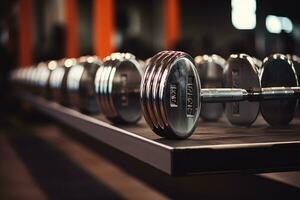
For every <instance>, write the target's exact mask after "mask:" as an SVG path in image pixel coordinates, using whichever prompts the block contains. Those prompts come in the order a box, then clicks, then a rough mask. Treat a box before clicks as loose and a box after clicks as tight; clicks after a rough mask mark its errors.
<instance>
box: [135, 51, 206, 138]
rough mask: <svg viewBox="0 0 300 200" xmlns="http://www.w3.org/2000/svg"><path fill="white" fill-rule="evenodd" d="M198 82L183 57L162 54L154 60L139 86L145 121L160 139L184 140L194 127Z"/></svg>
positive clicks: (197, 114) (180, 54)
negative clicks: (161, 137)
mask: <svg viewBox="0 0 300 200" xmlns="http://www.w3.org/2000/svg"><path fill="white" fill-rule="evenodd" d="M200 87H201V86H200V80H199V76H198V72H197V69H196V67H195V65H194V63H193V59H192V58H191V57H190V56H189V55H188V54H186V53H183V52H176V51H163V52H160V53H158V54H156V55H155V56H153V57H152V58H151V59H150V61H149V63H148V65H147V67H146V72H145V75H144V77H143V79H142V82H141V88H140V91H141V93H140V97H141V105H142V111H143V114H144V117H145V119H146V121H147V123H148V124H149V125H150V127H151V128H152V130H153V131H154V132H155V133H157V134H158V135H160V136H163V137H168V138H177V139H183V138H187V137H189V136H190V135H191V134H192V133H193V131H194V129H195V128H196V126H197V122H198V118H199V114H200V109H199V106H200V94H199V91H200Z"/></svg>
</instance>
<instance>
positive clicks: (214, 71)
mask: <svg viewBox="0 0 300 200" xmlns="http://www.w3.org/2000/svg"><path fill="white" fill-rule="evenodd" d="M195 63H196V67H197V70H198V73H199V77H200V80H201V87H202V88H221V87H223V68H224V65H225V60H224V59H223V58H222V57H220V56H218V55H211V56H209V55H203V56H197V57H196V58H195ZM223 111H224V106H223V104H222V103H202V105H201V112H200V116H201V118H202V119H203V120H205V121H216V120H218V119H219V118H220V117H221V116H222V114H223Z"/></svg>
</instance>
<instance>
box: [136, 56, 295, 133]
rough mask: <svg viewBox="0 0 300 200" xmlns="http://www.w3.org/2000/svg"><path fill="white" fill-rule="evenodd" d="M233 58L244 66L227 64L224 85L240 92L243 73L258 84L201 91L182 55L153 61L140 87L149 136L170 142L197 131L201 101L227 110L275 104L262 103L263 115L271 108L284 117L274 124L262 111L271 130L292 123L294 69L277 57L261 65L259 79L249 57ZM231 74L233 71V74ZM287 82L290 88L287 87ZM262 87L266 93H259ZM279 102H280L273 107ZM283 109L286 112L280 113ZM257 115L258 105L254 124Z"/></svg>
mask: <svg viewBox="0 0 300 200" xmlns="http://www.w3.org/2000/svg"><path fill="white" fill-rule="evenodd" d="M234 57H236V58H238V59H241V60H237V59H236V60H237V61H243V62H244V63H240V64H238V65H235V64H232V63H230V62H229V63H230V64H227V68H229V70H228V69H227V71H226V68H225V74H226V75H228V76H231V81H229V80H227V81H228V82H227V84H233V85H235V86H240V83H239V82H242V81H243V80H240V79H241V78H243V76H240V75H241V74H240V73H239V72H238V70H242V72H244V74H245V72H251V73H250V74H248V75H249V76H250V77H251V79H255V80H257V84H256V82H253V81H252V80H250V81H249V80H248V81H247V79H245V80H244V81H245V83H244V85H242V88H239V89H212V88H207V89H202V90H201V84H200V81H199V76H198V73H197V69H196V67H195V65H194V64H193V60H192V58H191V57H190V56H189V55H187V54H185V53H182V52H170V51H165V52H160V53H158V54H157V55H155V56H154V57H152V59H151V60H150V62H149V64H148V67H147V69H146V72H145V75H144V77H143V80H142V83H141V102H142V110H143V113H144V117H145V119H146V121H147V123H148V124H149V125H150V127H151V128H152V130H153V131H154V132H155V133H157V134H158V135H160V136H163V137H168V138H186V137H188V136H190V135H191V134H192V133H193V131H194V129H195V128H196V126H197V122H198V118H199V111H200V106H201V103H202V102H201V99H203V103H204V102H205V101H206V100H207V101H206V102H225V103H226V104H228V103H229V102H232V101H235V102H234V103H239V101H245V100H252V101H261V100H266V99H268V100H273V101H262V102H263V103H261V105H260V106H261V108H262V111H264V110H270V108H272V110H273V111H275V112H276V111H279V113H280V114H282V113H283V116H279V119H276V118H274V116H273V115H270V114H266V112H265V111H264V112H262V114H263V117H264V118H265V120H266V121H267V122H268V123H270V124H271V125H276V123H278V124H277V125H286V124H288V123H289V122H290V121H291V119H292V117H293V113H294V110H295V108H296V105H297V99H296V98H297V96H298V93H299V88H298V87H297V86H298V80H297V76H296V74H295V70H294V66H293V63H292V62H291V61H290V60H289V59H287V57H286V56H284V55H279V54H276V55H274V56H272V57H269V58H267V59H265V60H264V62H263V67H262V72H261V74H260V78H259V76H258V73H257V68H256V66H255V65H254V62H253V61H252V60H251V58H250V57H249V56H247V55H241V56H240V57H237V56H234ZM234 57H233V58H234ZM233 58H232V59H233ZM245 61H246V62H245ZM233 68H236V69H237V71H235V70H233ZM243 68H245V69H243ZM273 70H274V71H273ZM281 73H283V74H281ZM278 74H280V76H278ZM226 75H225V76H226ZM232 75H234V76H235V77H232ZM244 78H245V77H244ZM286 79H287V80H288V82H285V81H286ZM260 82H261V83H260ZM260 84H261V85H262V86H266V88H261V85H260ZM278 86H280V87H278ZM282 86H285V87H286V88H284V87H282ZM243 89H244V90H243ZM246 89H252V90H253V89H254V90H253V91H255V92H248V91H247V90H246ZM290 97H293V98H290ZM278 99H283V100H279V101H276V100H278ZM265 102H267V103H265ZM246 103H248V102H246ZM249 103H252V102H249ZM269 104H271V106H270V105H269ZM281 104H283V105H284V106H283V108H282V107H280V106H282V105H281ZM285 108H289V109H287V110H286V111H284V109H285ZM258 112H259V104H258V107H257V112H256V111H255V116H254V119H256V117H257V115H258ZM238 114H239V113H238ZM264 114H265V115H264ZM273 114H274V113H273ZM275 115H276V114H275ZM277 115H278V114H277ZM253 121H254V120H251V121H249V120H246V123H248V124H252V123H253Z"/></svg>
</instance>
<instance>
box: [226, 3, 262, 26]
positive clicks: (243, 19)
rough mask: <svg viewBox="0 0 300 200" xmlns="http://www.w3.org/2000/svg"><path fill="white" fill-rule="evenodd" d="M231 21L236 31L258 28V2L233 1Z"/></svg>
mask: <svg viewBox="0 0 300 200" xmlns="http://www.w3.org/2000/svg"><path fill="white" fill-rule="evenodd" d="M231 8H232V9H231V21H232V25H233V26H234V27H235V28H236V29H240V30H249V29H254V28H255V27H256V0H231Z"/></svg>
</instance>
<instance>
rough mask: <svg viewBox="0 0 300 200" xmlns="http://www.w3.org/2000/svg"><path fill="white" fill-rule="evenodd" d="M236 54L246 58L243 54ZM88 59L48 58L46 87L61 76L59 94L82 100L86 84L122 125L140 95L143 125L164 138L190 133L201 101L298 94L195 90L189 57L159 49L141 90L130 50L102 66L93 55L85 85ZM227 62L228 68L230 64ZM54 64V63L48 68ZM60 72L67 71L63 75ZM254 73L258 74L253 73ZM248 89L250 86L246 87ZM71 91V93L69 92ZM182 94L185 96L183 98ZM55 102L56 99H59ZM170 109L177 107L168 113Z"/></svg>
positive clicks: (293, 90) (133, 116) (134, 114)
mask: <svg viewBox="0 0 300 200" xmlns="http://www.w3.org/2000/svg"><path fill="white" fill-rule="evenodd" d="M282 56H283V55H281V57H279V58H281V60H284V61H285V64H286V63H288V64H286V65H287V66H288V67H290V66H291V68H293V64H292V63H290V61H289V60H288V59H286V58H285V57H282ZM241 58H242V59H243V58H246V60H250V61H251V59H250V58H249V57H247V56H246V55H243V56H242V57H241ZM79 60H80V59H79ZM87 60H88V59H85V60H84V61H82V59H81V61H76V60H68V59H66V60H62V61H59V62H56V61H51V62H49V63H48V68H50V69H51V67H49V65H52V68H53V69H52V73H49V74H48V78H47V79H50V81H49V85H50V88H51V87H52V89H53V88H54V89H55V90H56V89H60V88H62V84H63V82H64V81H63V80H65V82H66V83H65V85H66V86H65V88H67V90H65V89H64V90H61V91H60V94H63V95H64V94H69V98H65V99H82V98H84V97H86V96H87V94H84V93H83V94H81V95H78V94H79V92H78V87H80V85H87V86H88V87H86V88H87V90H90V94H91V95H90V97H91V98H90V99H93V98H92V97H93V95H94V94H95V93H96V94H97V99H98V104H99V107H100V110H101V111H102V112H103V114H104V115H106V116H107V117H108V118H109V119H110V120H112V121H114V122H125V123H126V122H127V123H130V122H136V121H137V120H138V119H139V118H140V111H139V101H138V96H139V95H140V97H141V102H142V105H141V107H142V111H143V114H144V117H145V119H146V121H147V122H148V124H149V125H150V126H151V128H152V129H153V130H154V132H155V133H157V134H159V135H161V136H163V137H169V138H186V137H188V136H189V135H190V134H191V133H192V131H193V130H194V128H195V127H196V122H197V120H198V118H199V112H200V105H201V104H200V102H201V103H205V102H207V103H208V102H226V104H228V102H239V101H247V103H252V102H254V101H261V100H266V99H268V100H270V99H273V100H275V99H285V100H287V99H290V98H291V97H292V98H291V99H292V101H295V99H294V98H295V97H298V94H299V88H298V87H268V88H260V85H259V87H257V85H255V84H254V85H253V84H250V85H249V87H248V88H246V89H243V88H207V89H200V88H201V85H200V80H199V76H198V72H197V70H196V68H195V65H194V64H193V60H192V59H191V57H190V56H189V55H188V54H186V53H183V52H174V51H164V52H160V53H158V54H157V55H155V56H154V57H152V58H151V59H150V60H148V64H147V69H146V72H145V75H144V76H143V79H142V83H141V87H140V91H139V90H138V87H139V82H140V79H141V76H142V72H141V70H140V65H139V63H138V62H137V61H136V60H135V58H134V56H132V55H130V54H112V55H111V56H109V57H107V58H106V59H104V63H103V64H101V62H99V60H98V61H97V59H94V61H91V62H90V63H94V64H95V62H96V65H95V66H97V67H95V68H94V69H97V70H92V71H93V73H91V74H90V75H89V76H88V77H89V78H88V79H89V81H87V82H86V84H80V83H79V82H80V80H81V79H82V78H80V77H82V74H84V73H83V72H84V71H86V69H87V68H88V67H87V66H86V67H83V65H85V64H84V63H89V62H87ZM90 60H91V59H90ZM275 60H276V59H275ZM55 62H56V63H55ZM59 63H63V67H57V66H58V65H59ZM76 63H77V64H76ZM228 63H229V62H228ZM228 63H227V66H229V65H228ZM264 63H265V62H264ZM248 64H249V63H248ZM250 64H253V63H251V62H250ZM54 65H56V67H53V66H54ZM75 66H76V67H75ZM231 66H232V65H231ZM246 66H247V65H246ZM248 67H249V66H248ZM251 67H253V65H251ZM40 68H41V67H40ZM61 68H63V69H65V68H70V70H69V69H68V70H62V69H61ZM253 69H254V68H253ZM56 70H57V71H58V72H59V71H60V73H58V72H56V73H57V75H55V74H56V73H53V72H54V71H56ZM122 70H123V71H122ZM41 71H42V70H41ZM44 71H46V70H44ZM48 71H49V70H48ZM50 71H51V70H50ZM254 71H255V70H254ZM293 72H294V71H293ZM65 73H66V74H67V75H64V74H65ZM227 74H228V73H227ZM290 74H291V72H290ZM255 75H257V77H258V74H257V73H256V74H255ZM52 77H53V78H52ZM58 77H60V78H58ZM64 77H65V79H64ZM78 77H79V78H78ZM252 77H254V76H252ZM31 78H33V77H31ZM51 78H52V79H54V80H57V79H59V81H53V82H54V83H56V85H55V84H52V85H51V84H50V82H51ZM294 78H295V79H296V86H298V81H297V77H296V76H294ZM13 79H14V78H13ZM40 79H41V78H40ZM44 79H45V78H44ZM257 79H258V78H257ZM93 80H94V81H93ZM45 82H47V81H44V82H43V83H44V84H42V85H45ZM93 82H94V85H93ZM173 82H174V83H173ZM235 86H237V85H235ZM254 86H255V87H254ZM288 86H289V85H288ZM292 86H293V85H292ZM294 86H295V85H294ZM166 88H167V89H166ZM247 89H251V91H249V90H247ZM199 91H200V92H199ZM72 93H74V94H75V96H74V95H73V96H72V95H70V94H72ZM54 94H55V92H54ZM182 94H185V95H183V96H182ZM76 95H77V97H76ZM54 96H55V95H54ZM71 96H72V97H71ZM129 98H130V99H129ZM57 100H58V101H61V100H60V98H58V99H57ZM71 101H72V100H71ZM248 101H249V102H248ZM289 101H291V100H289ZM296 101H297V100H296ZM77 102H78V101H77ZM61 103H64V102H61ZM180 103H182V104H183V105H181V104H180ZM94 105H95V104H94ZM175 108H177V111H176V112H173V111H174V109H175ZM175 110H176V109H175ZM256 116H257V115H256ZM267 121H268V120H267Z"/></svg>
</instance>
